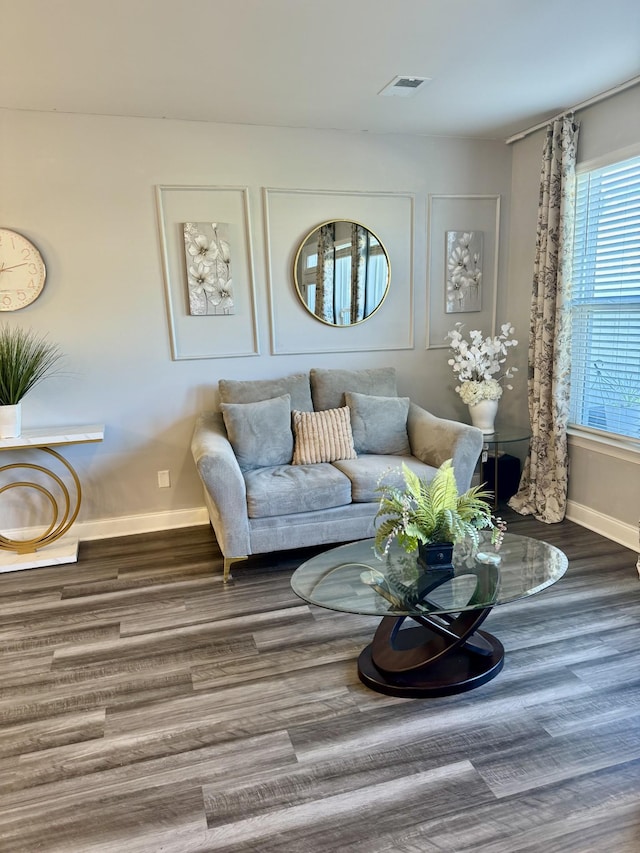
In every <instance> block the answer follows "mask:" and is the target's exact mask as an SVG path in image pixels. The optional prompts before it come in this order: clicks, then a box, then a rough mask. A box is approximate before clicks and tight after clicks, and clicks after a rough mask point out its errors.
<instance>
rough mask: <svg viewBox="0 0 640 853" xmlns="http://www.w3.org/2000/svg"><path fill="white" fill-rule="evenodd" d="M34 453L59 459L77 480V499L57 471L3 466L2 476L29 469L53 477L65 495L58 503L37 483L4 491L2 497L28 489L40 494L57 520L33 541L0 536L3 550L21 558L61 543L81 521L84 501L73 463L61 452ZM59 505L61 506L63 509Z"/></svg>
mask: <svg viewBox="0 0 640 853" xmlns="http://www.w3.org/2000/svg"><path fill="white" fill-rule="evenodd" d="M34 450H41V451H42V452H43V453H48V454H49V455H51V456H53V457H54V458H55V459H57V460H58V461H59V462H60V463H61V465H62V466H63V467H64V468H66V470H67V471H68V472H69V474H70V475H71V477H72V479H73V483H74V488H75V495H72V494H71V493H70V492H69V489H68V488H67V486H66V484H65V483H64V481H63V480H62V479H61V477H59V476H58V475H57V474H56V473H55V472H54V471H51V470H49V469H48V468H45V467H44V466H42V465H34V464H33V463H31V462H13V463H11V464H9V465H3V466H2V467H0V474H2V473H3V472H5V471H14V470H17V469H26V470H32V471H39V472H40V473H41V474H44V475H45V476H47V477H50V478H51V480H53V482H54V483H55V484H56V485H57V487H58V488H59V489H60V492H61V493H62V497H61V498H58V499H56V497H55V495H54V494H53V493H52V492H51V491H50V490H49V489H47V488H45V487H44V486H42V485H41V484H40V483H34V482H31V481H28V480H27V481H18V482H11V483H7V484H6V485H4V486H2V487H0V496H1V495H2V494H3V493H4V492H7V491H9V490H10V489H17V488H26V489H34V490H35V491H37V492H39V493H40V494H42V495H44V496H45V497H46V498H47V500H48V501H49V503H50V504H51V508H52V515H53V519H52V521H51V523H50V524H49V526H48V527H47V529H46V530H45V531H44V533H42V534H41V535H40V536H37V537H34V538H33V539H22V540H20V539H11V538H10V537H8V536H3V535H2V534H1V533H0V550H4V551H15V552H16V553H18V554H30V553H32V552H33V551H37V550H38V548H43V547H44V546H45V545H50V544H51V543H52V542H55V541H56V540H57V539H60V537H61V536H64V534H65V533H67V531H68V530H69V528H70V527H71V525H72V524H73V522H74V521H75V520H76V518H77V517H78V513H79V512H80V502H81V500H82V488H81V486H80V480H79V479H78V475H77V474H76V472H75V471H74V469H73V468H72V467H71V465H70V463H69V462H67V460H66V459H65V458H64V457H63V456H61V455H60V454H59V453H58V452H57V451H55V450H52V449H51V448H50V447H38V448H34ZM59 501H60V504H61V506H60V505H59Z"/></svg>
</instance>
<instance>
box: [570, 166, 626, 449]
mask: <svg viewBox="0 0 640 853" xmlns="http://www.w3.org/2000/svg"><path fill="white" fill-rule="evenodd" d="M571 304H572V324H573V326H572V355H571V414H570V420H571V422H572V423H574V424H576V425H581V426H586V427H591V428H593V429H596V430H602V431H604V432H608V433H614V434H617V435H623V436H629V437H631V438H635V439H640V157H634V158H632V159H630V160H625V161H623V162H621V163H614V164H612V165H610V166H606V167H604V168H601V169H595V170H594V171H591V172H584V173H582V174H580V175H579V176H578V183H577V196H576V224H575V236H574V254H573V284H572V300H571Z"/></svg>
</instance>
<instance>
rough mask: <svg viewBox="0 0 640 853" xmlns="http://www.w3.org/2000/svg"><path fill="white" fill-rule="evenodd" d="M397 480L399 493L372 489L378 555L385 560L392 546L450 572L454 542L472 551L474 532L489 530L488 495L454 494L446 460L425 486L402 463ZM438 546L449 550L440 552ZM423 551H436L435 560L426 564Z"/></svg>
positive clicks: (394, 489) (386, 487) (491, 525)
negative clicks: (377, 503)
mask: <svg viewBox="0 0 640 853" xmlns="http://www.w3.org/2000/svg"><path fill="white" fill-rule="evenodd" d="M402 474H403V478H404V484H405V487H404V488H401V487H399V486H393V485H389V484H383V485H381V486H379V488H378V491H379V492H380V494H381V498H380V506H379V508H378V512H377V514H376V521H378V520H379V522H380V523H379V525H378V527H377V530H376V536H375V549H376V551H377V553H378V554H380V555H382V556H384V555H386V554H387V552H388V551H389V548H390V546H391V543H392V542H393V541H394V540H396V541H397V542H398V545H400V547H401V548H403V549H404V550H405V551H407V552H410V553H411V552H414V551H418V553H419V555H420V558H421V559H422V560H423V561H424V562H425V563H427V564H429V565H446V566H450V565H451V554H452V551H453V545H454V544H455V543H456V542H461V541H462V540H463V539H469V540H470V542H471V543H472V544H473V546H474V547H477V545H478V544H479V534H478V531H480V530H483V529H485V528H492V529H494V530H495V528H496V525H495V524H494V522H493V518H492V514H491V506H490V504H489V502H488V501H489V499H490V498H491V497H492V494H491V492H489V491H486V490H485V489H484V488H483V487H482V486H473V487H472V488H470V489H468V490H467V491H466V492H464V493H463V494H459V493H458V487H457V484H456V480H455V476H454V470H453V463H452V460H451V459H447V460H446V462H443V463H442V465H441V466H440V468H439V469H438V471H437V472H436V475H435V476H434V478H433V479H432V480H431V482H427V481H426V480H421V479H420V478H419V477H418V475H417V474H415V473H414V472H413V471H411V469H410V468H408V467H407V466H406V465H405V464H404V463H403V465H402ZM444 544H447V545H449V546H450V547H448V548H446V549H445V548H444V547H443V546H444ZM429 545H437V546H439V548H436V549H433V550H435V552H436V554H435V559H433V560H432V561H430V560H429V558H428V557H427V556H426V552H425V549H424V546H429ZM439 553H440V558H439V559H438V554H439Z"/></svg>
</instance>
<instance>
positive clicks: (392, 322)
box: [263, 187, 415, 355]
mask: <svg viewBox="0 0 640 853" xmlns="http://www.w3.org/2000/svg"><path fill="white" fill-rule="evenodd" d="M263 205H264V220H265V245H266V254H267V280H268V293H269V313H270V321H271V352H272V354H273V355H294V354H302V353H332V352H372V351H375V350H403V349H413V346H414V339H413V329H414V314H413V312H414V307H413V270H414V230H415V224H414V221H415V196H414V194H413V193H403V192H397V193H396V192H366V191H355V190H354V191H347V190H344V191H337V190H336V191H334V190H312V189H283V188H277V187H263ZM333 220H350V221H353V222H357V223H359V224H361V225H364V226H365V227H366V228H368V229H369V230H371V231H373V233H374V234H375V235H376V236H377V237H378V238H379V239H380V241H381V243H382V244H383V245H384V247H385V249H386V251H387V254H388V255H389V259H390V267H391V279H390V284H389V291H388V293H387V296H386V299H385V300H384V301H383V303H382V305H381V306H380V308H379V309H378V310H377V311H376V312H375V313H373V314H372V315H371V316H370V317H368V318H367V319H366V320H364V321H362V322H360V323H357V324H355V325H353V326H331V325H328V324H326V323H324V322H322V321H321V320H318V319H317V318H316V317H314V316H313V315H312V314H311V312H310V311H308V310H307V309H306V307H305V306H304V305H303V303H302V300H301V299H300V298H299V297H298V294H297V291H296V287H295V284H294V277H293V264H294V259H295V256H296V253H297V251H298V248H299V246H300V245H301V243H302V242H303V241H304V239H305V238H306V237H307V236H308V235H309V234H310V233H311V232H312V231H313V230H314V229H315V228H317V226H318V225H320V224H321V223H325V222H328V221H333Z"/></svg>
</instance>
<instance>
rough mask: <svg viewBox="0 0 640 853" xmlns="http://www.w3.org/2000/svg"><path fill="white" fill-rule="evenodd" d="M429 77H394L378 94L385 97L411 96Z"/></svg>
mask: <svg viewBox="0 0 640 853" xmlns="http://www.w3.org/2000/svg"><path fill="white" fill-rule="evenodd" d="M430 80H431V77H394V78H393V80H392V81H391V82H390V83H387V85H386V86H385V87H384V89H381V90H380V91H379V92H378V94H379V95H385V96H387V97H392V96H395V97H398V98H412V97H413V96H414V95H415V94H416V92H417V91H418V89H421V88H422V87H423V86H424V85H425V83H428V82H429V81H430Z"/></svg>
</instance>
